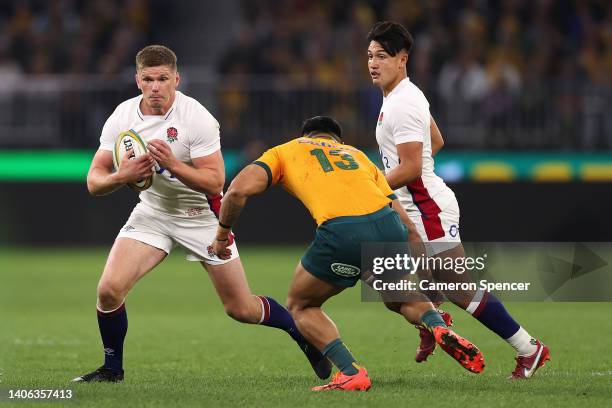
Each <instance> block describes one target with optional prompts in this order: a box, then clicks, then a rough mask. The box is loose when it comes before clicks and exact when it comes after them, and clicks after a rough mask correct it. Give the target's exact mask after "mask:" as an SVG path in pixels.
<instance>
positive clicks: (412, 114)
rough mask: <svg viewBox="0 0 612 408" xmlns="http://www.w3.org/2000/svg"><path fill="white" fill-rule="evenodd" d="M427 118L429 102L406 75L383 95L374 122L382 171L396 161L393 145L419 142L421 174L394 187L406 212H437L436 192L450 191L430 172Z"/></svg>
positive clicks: (431, 165) (431, 168)
mask: <svg viewBox="0 0 612 408" xmlns="http://www.w3.org/2000/svg"><path fill="white" fill-rule="evenodd" d="M430 122H431V115H430V113H429V102H427V98H425V95H423V92H421V90H420V89H419V88H418V87H417V86H416V85H414V84H413V83H412V82H410V79H409V78H405V79H403V80H402V81H401V82H400V83H399V84H397V86H396V87H395V88H394V89H393V90H392V91H391V92H390V93H389V94H388V95H387V96H386V97H384V98H383V104H382V107H381V108H380V114H379V115H378V124H377V126H376V141H377V142H378V147H379V149H380V155H381V158H382V162H383V166H384V170H385V172H386V173H388V172H390V171H391V170H393V169H394V168H395V167H397V166H398V165H399V157H398V154H397V148H396V146H397V145H399V144H402V143H408V142H422V143H423V169H422V172H421V177H420V178H418V179H417V180H415V181H414V182H412V183H410V184H409V185H407V186H405V187H400V188H398V189H397V190H395V194H396V195H397V198H398V199H399V201H400V202H401V204H402V206H403V207H404V209H406V211H407V212H408V214H409V215H417V214H418V213H420V214H421V215H424V216H427V214H428V213H436V214H437V213H439V212H440V208H439V207H438V205H437V204H436V203H435V198H436V196H438V195H439V194H440V193H442V192H445V191H449V192H450V193H451V194H452V191H451V190H450V189H449V188H448V187H447V186H446V184H445V183H444V181H443V180H442V179H441V178H440V177H438V176H437V175H436V174H435V173H434V161H433V157H432V156H431V134H430V129H429V127H430ZM442 209H444V208H442Z"/></svg>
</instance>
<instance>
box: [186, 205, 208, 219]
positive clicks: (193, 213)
mask: <svg viewBox="0 0 612 408" xmlns="http://www.w3.org/2000/svg"><path fill="white" fill-rule="evenodd" d="M203 212H204V208H200V207H196V208H188V209H186V210H185V215H186V216H188V217H195V216H198V215H202V213H203Z"/></svg>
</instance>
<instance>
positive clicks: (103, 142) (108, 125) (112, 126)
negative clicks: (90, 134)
mask: <svg viewBox="0 0 612 408" xmlns="http://www.w3.org/2000/svg"><path fill="white" fill-rule="evenodd" d="M123 130H127V129H119V126H118V123H117V111H115V112H113V113H112V114H111V115H110V116H109V117H108V119H106V122H105V123H104V127H103V128H102V135H101V136H100V147H99V149H100V150H110V151H111V152H112V151H113V149H114V148H115V141H116V140H117V136H119V133H121V132H122V131H123Z"/></svg>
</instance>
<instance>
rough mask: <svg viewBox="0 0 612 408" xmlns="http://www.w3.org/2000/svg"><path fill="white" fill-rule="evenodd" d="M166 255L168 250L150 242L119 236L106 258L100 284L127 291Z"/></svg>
mask: <svg viewBox="0 0 612 408" xmlns="http://www.w3.org/2000/svg"><path fill="white" fill-rule="evenodd" d="M165 257H166V252H164V251H162V250H161V249H158V248H155V247H154V246H151V245H149V244H145V243H143V242H140V241H137V240H134V239H131V238H123V237H120V238H117V239H116V240H115V243H114V244H113V247H112V249H111V251H110V254H109V255H108V259H107V260H106V265H105V266H104V272H103V273H102V277H101V278H100V284H107V285H110V286H112V287H113V288H115V289H117V290H121V291H123V292H127V291H129V290H130V289H131V288H132V287H133V286H134V285H135V284H136V282H138V280H139V279H140V278H142V277H143V276H144V275H146V274H147V272H149V271H150V270H151V269H153V268H154V267H155V266H157V265H158V264H159V263H160V262H161V261H162V260H163V259H164V258H165Z"/></svg>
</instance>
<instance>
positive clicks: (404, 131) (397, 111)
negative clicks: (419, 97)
mask: <svg viewBox="0 0 612 408" xmlns="http://www.w3.org/2000/svg"><path fill="white" fill-rule="evenodd" d="M391 113H392V115H390V116H391V122H390V123H389V125H390V126H391V134H392V135H393V141H394V143H395V145H396V146H397V145H399V144H402V143H408V142H423V141H424V139H425V135H426V132H429V109H425V108H424V107H423V106H420V105H419V104H418V103H416V102H414V101H410V102H408V103H403V104H402V105H401V106H400V105H395V106H394V107H393V109H392V112H391Z"/></svg>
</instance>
